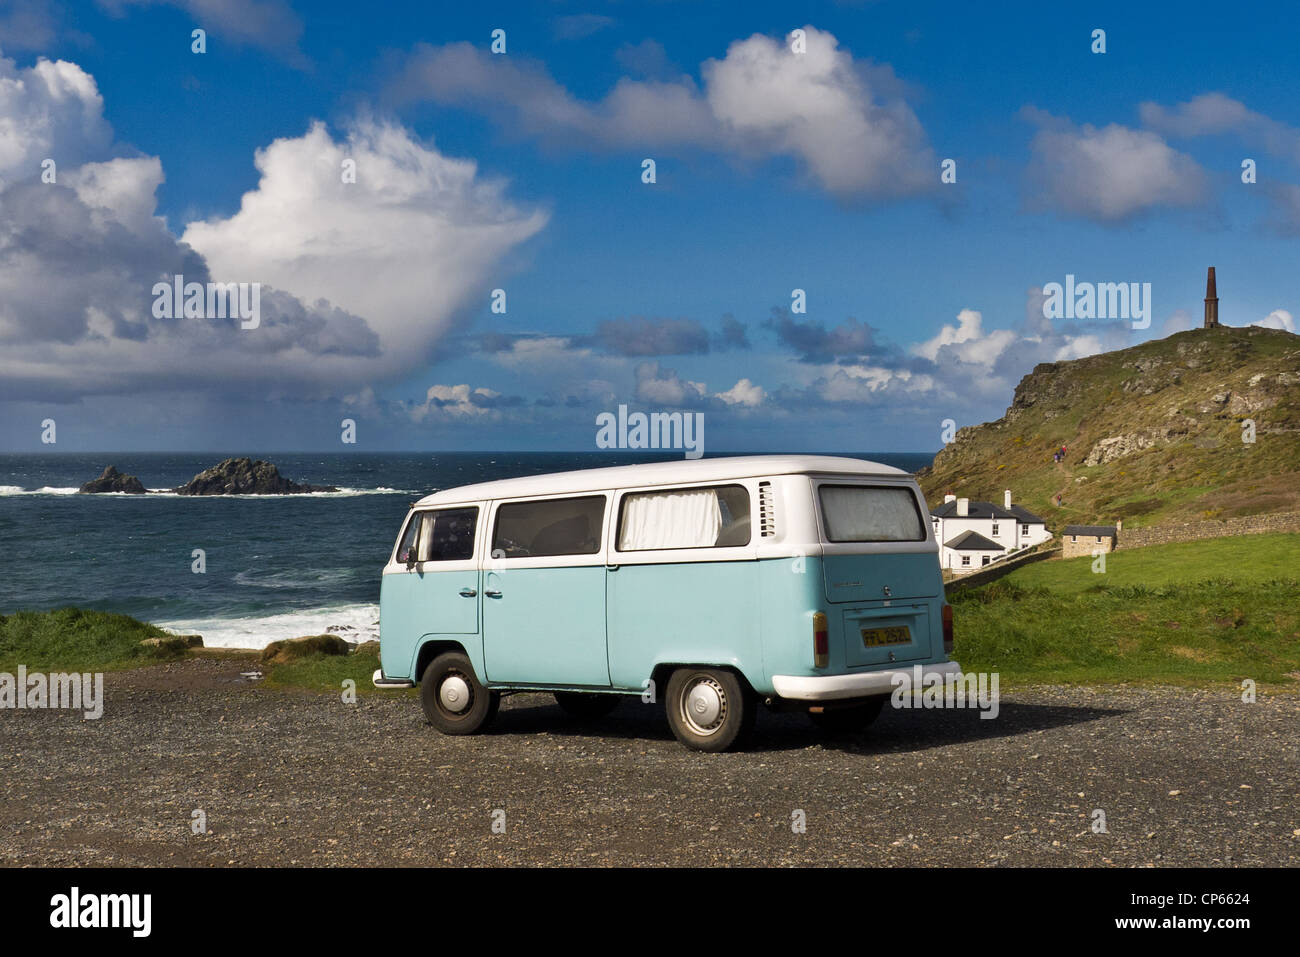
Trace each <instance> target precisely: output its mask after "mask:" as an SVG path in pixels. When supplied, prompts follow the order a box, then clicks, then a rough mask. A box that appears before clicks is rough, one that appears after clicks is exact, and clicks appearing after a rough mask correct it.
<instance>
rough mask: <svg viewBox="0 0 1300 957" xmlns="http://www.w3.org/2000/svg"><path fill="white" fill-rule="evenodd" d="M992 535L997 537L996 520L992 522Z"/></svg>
mask: <svg viewBox="0 0 1300 957" xmlns="http://www.w3.org/2000/svg"><path fill="white" fill-rule="evenodd" d="M993 537H994V538H997V537H998V523H997V522H994V523H993Z"/></svg>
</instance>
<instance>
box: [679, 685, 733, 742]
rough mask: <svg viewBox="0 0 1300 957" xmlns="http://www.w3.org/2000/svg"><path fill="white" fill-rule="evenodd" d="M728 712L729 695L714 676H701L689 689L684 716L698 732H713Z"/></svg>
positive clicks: (683, 705) (684, 700)
mask: <svg viewBox="0 0 1300 957" xmlns="http://www.w3.org/2000/svg"><path fill="white" fill-rule="evenodd" d="M726 714H727V695H726V693H725V692H724V691H723V690H722V686H721V685H719V684H718V683H717V682H716V681H714V680H713V679H712V678H701V679H700V680H699V681H697V682H696V683H695V684H693V685H691V686H690V688H688V689H687V691H686V693H685V695H684V696H683V701H682V717H684V718H685V719H686V723H687V724H688V725H690V726H691V730H692V731H694V732H695V733H696V734H712V733H713V732H715V731H717V730H718V728H719V727H721V725H722V719H723V718H724V717H726Z"/></svg>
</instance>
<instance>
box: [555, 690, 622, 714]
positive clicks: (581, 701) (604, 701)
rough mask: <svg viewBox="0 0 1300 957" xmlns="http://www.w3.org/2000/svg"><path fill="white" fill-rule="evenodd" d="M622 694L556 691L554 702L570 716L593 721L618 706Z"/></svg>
mask: <svg viewBox="0 0 1300 957" xmlns="http://www.w3.org/2000/svg"><path fill="white" fill-rule="evenodd" d="M622 697H623V696H622V695H617V694H588V693H584V692H581V691H557V692H555V703H556V704H558V705H559V706H560V708H561V709H563V711H564V713H565V714H567V715H568V716H569V717H571V718H577V719H578V720H580V721H594V720H596V719H597V718H603V717H605V715H607V714H609V713H610V712H611V711H613V710H614V709H615V708H617V707H618V705H619V701H620V700H621V699H622Z"/></svg>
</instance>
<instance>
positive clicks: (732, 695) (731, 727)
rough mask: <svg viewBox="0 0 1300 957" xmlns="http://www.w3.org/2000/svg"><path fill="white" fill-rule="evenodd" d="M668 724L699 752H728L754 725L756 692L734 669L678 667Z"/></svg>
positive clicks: (671, 680) (667, 703)
mask: <svg viewBox="0 0 1300 957" xmlns="http://www.w3.org/2000/svg"><path fill="white" fill-rule="evenodd" d="M664 705H665V710H666V711H667V712H668V725H669V727H671V728H672V729H673V734H674V735H676V736H677V740H678V741H680V742H681V743H682V744H684V745H686V746H687V747H688V748H691V749H692V750H695V751H726V750H727V749H728V748H731V747H734V746H736V745H737V744H740V743H741V742H742V741H744V739H745V738H746V737H748V735H749V732H750V730H751V729H752V728H753V727H754V717H755V715H756V714H757V713H758V707H757V705H756V702H755V701H754V695H753V692H751V691H750V690H749V688H748V687H747V686H746V685H745V683H744V682H743V681H741V680H740V679H739V678H738V677H736V676H735V675H734V674H732V673H731V672H730V671H723V670H721V669H718V668H678V669H677V670H676V671H674V672H673V673H672V677H670V678H669V679H668V690H667V692H666V693H665V697H664Z"/></svg>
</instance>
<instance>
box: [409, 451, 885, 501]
mask: <svg viewBox="0 0 1300 957" xmlns="http://www.w3.org/2000/svg"><path fill="white" fill-rule="evenodd" d="M808 473H815V474H839V475H881V476H885V475H889V476H896V475H908V474H909V473H907V472H905V471H904V470H903V469H896V468H894V467H893V466H892V465H881V464H880V463H879V462H868V461H867V460H866V459H850V458H843V457H840V456H835V455H737V456H733V457H730V458H727V457H719V458H711V459H681V460H677V461H672V462H644V463H640V464H637V465H617V466H614V467H612V468H603V469H581V470H579V471H575V472H553V473H551V474H549V475H525V476H522V477H520V478H511V479H501V480H499V481H496V482H481V483H479V484H478V485H462V486H460V487H459V488H449V489H444V490H443V491H440V492H434V493H433V494H432V495H426V496H425V497H424V498H422V499H420V500H419V501H418V502H417V503H416V504H417V505H439V504H443V503H450V502H477V501H482V500H484V499H498V498H518V497H520V496H526V495H562V494H564V493H566V492H598V491H603V490H605V489H613V488H628V487H637V486H642V485H677V484H680V483H688V482H723V481H729V480H731V479H741V478H755V477H757V476H761V475H799V474H808Z"/></svg>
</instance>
